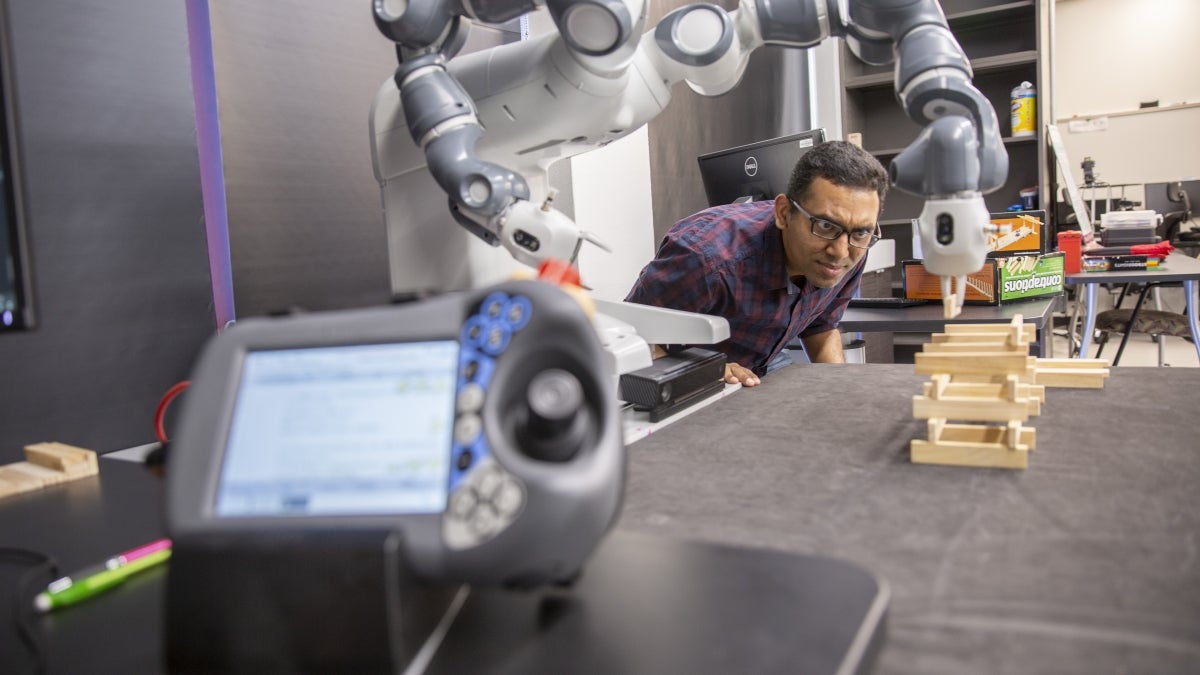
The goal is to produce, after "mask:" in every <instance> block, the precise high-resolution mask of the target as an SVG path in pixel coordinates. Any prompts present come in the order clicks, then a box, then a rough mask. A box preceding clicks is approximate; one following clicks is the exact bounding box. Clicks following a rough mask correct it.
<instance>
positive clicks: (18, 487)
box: [0, 462, 45, 494]
mask: <svg viewBox="0 0 1200 675" xmlns="http://www.w3.org/2000/svg"><path fill="white" fill-rule="evenodd" d="M20 464H25V462H17V463H15V464H6V465H4V466H0V479H3V480H4V481H5V482H6V483H11V484H12V485H13V486H14V488H15V492H28V491H30V490H37V489H38V488H40V487H42V486H43V485H45V481H44V480H43V479H42V478H40V477H38V476H36V475H31V474H30V473H28V472H26V471H22V470H21V469H20V468H19V466H18V465H20ZM15 492H14V493H12V494H15Z"/></svg>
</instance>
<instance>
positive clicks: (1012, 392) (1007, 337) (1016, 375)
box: [909, 314, 1108, 469]
mask: <svg viewBox="0 0 1200 675" xmlns="http://www.w3.org/2000/svg"><path fill="white" fill-rule="evenodd" d="M1033 338H1034V327H1033V326H1032V325H1025V324H1024V323H1023V322H1022V317H1021V315H1019V314H1018V315H1017V316H1015V317H1013V320H1012V322H1011V323H1009V324H951V325H947V326H946V332H944V333H938V334H935V335H934V336H933V339H932V341H931V342H930V343H928V344H926V345H925V347H924V349H923V351H922V352H921V353H919V354H917V355H916V359H915V361H916V370H917V373H918V374H920V375H929V376H930V381H929V382H927V383H925V385H924V391H923V392H922V394H921V395H919V396H914V397H913V417H915V418H918V419H925V420H928V431H929V433H928V437H927V438H928V440H921V439H913V441H912V442H911V444H910V445H909V449H910V451H911V453H912V461H913V462H916V463H920V464H948V465H952V466H984V467H998V468H1006V469H1024V468H1026V467H1028V466H1029V452H1030V451H1031V450H1033V449H1034V447H1035V446H1036V441H1037V434H1036V430H1035V429H1034V428H1032V427H1030V426H1028V425H1027V424H1026V422H1028V421H1029V418H1030V417H1033V416H1036V415H1038V414H1040V413H1041V406H1042V403H1044V402H1045V401H1046V387H1078V388H1092V389H1099V388H1102V387H1103V386H1104V380H1105V378H1107V377H1108V362H1107V361H1104V360H1103V359H1040V358H1037V357H1034V356H1030V355H1029V345H1030V343H1031V342H1033ZM949 420H958V421H961V422H970V423H967V424H961V423H955V424H951V423H949Z"/></svg>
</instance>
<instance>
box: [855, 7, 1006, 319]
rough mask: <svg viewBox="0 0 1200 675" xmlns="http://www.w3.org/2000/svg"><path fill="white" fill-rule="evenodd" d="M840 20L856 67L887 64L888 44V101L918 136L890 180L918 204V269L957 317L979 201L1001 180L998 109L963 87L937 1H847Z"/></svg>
mask: <svg viewBox="0 0 1200 675" xmlns="http://www.w3.org/2000/svg"><path fill="white" fill-rule="evenodd" d="M848 19H849V22H848V24H847V25H846V26H845V27H844V28H843V31H844V32H843V36H844V37H845V38H846V40H847V43H848V44H849V45H850V48H851V50H852V51H854V53H855V55H856V56H858V57H859V58H860V59H862V60H863V61H866V62H868V63H886V62H887V61H888V60H890V59H887V58H885V56H886V55H885V53H884V49H883V47H884V45H885V44H887V43H889V42H890V43H892V44H894V45H895V47H894V53H895V56H896V83H895V86H896V96H897V98H898V99H899V101H900V104H901V105H902V106H904V111H905V113H906V114H907V115H908V117H909V119H911V120H912V121H914V122H916V123H917V124H920V125H922V126H923V127H924V129H923V130H922V131H921V133H920V134H919V135H918V136H917V139H916V140H915V141H913V142H912V144H911V145H909V146H908V147H907V148H906V149H905V150H904V151H903V152H901V153H900V154H899V155H898V156H897V157H896V158H895V159H894V160H893V161H892V164H891V166H890V167H889V172H890V176H891V181H892V184H893V185H895V186H896V187H897V188H899V189H901V190H904V191H905V192H910V193H912V194H915V195H918V196H922V197H924V198H925V200H926V201H925V207H924V209H923V210H922V212H921V214H920V216H919V217H918V218H917V229H918V232H919V234H920V237H921V248H922V251H923V253H924V256H925V261H924V264H925V268H926V269H928V270H929V271H930V272H932V273H934V274H938V275H940V276H941V282H942V284H941V285H942V298H943V305H944V307H945V315H946V317H947V318H949V317H953V316H956V315H957V314H958V313H959V312H960V311H962V304H963V298H964V295H965V292H966V283H965V282H966V275H968V274H970V273H972V272H975V271H977V270H979V269H980V268H981V267H982V266H983V262H984V258H986V257H987V252H988V247H987V233H988V231H989V229H990V228H991V225H990V220H989V217H988V212H987V207H986V206H985V205H984V202H983V194H984V193H988V192H992V191H993V190H996V189H997V188H999V187H1000V186H1001V185H1003V184H1004V180H1005V178H1006V176H1007V175H1008V154H1007V152H1006V151H1005V150H1004V144H1003V142H1002V141H1001V140H1000V131H999V124H998V123H997V121H996V112H995V110H993V109H992V106H991V104H990V103H989V102H988V100H987V99H986V98H985V97H984V96H983V94H981V93H980V92H979V90H978V89H976V88H975V87H974V85H972V84H971V75H972V73H971V65H970V63H969V62H968V61H967V58H966V56H965V55H964V54H963V52H962V48H961V47H959V45H958V42H957V41H956V40H955V39H954V36H953V35H952V34H951V33H950V29H949V28H948V27H947V25H946V19H945V17H944V16H943V14H942V11H941V8H940V7H939V6H938V5H937V3H935V2H932V1H929V2H913V1H912V0H862V1H860V2H857V3H851V5H850V16H849V17H848ZM952 278H953V279H955V280H956V286H957V288H956V289H955V291H956V292H955V293H954V294H953V295H952V293H951V285H950V284H951V279H952Z"/></svg>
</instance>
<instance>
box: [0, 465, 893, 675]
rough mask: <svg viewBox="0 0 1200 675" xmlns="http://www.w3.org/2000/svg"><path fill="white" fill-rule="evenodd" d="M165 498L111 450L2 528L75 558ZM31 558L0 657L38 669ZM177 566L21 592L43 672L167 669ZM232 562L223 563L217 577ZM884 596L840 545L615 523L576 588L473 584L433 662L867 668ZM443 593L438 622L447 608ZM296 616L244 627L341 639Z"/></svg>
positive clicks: (624, 668) (5, 508)
mask: <svg viewBox="0 0 1200 675" xmlns="http://www.w3.org/2000/svg"><path fill="white" fill-rule="evenodd" d="M162 498H163V485H162V481H161V480H160V479H159V478H157V477H155V476H152V475H150V474H148V472H147V471H146V469H145V468H144V467H142V466H141V465H138V464H131V463H127V462H120V461H115V460H102V461H101V472H100V475H99V476H97V477H92V478H88V479H84V480H81V481H76V482H73V483H70V484H67V485H60V486H55V487H54V488H51V489H49V490H44V491H40V492H36V493H30V494H27V495H21V496H18V497H14V498H13V499H12V500H11V501H8V502H7V503H0V531H2V532H3V533H4V545H5V546H8V547H20V548H24V549H30V550H35V551H40V552H44V553H46V554H49V555H52V556H54V558H56V559H57V561H58V562H59V563H60V564H61V566H62V571H63V572H69V571H72V570H74V569H78V568H81V567H85V566H87V565H91V564H94V563H96V562H98V561H99V560H102V559H103V558H104V557H107V556H108V555H111V554H114V553H116V552H117V551H120V550H128V549H130V548H133V547H135V546H137V545H139V544H142V543H145V542H148V541H150V540H152V539H155V538H157V537H160V536H163V533H164V531H165V528H164V523H163V521H162V515H161V514H162V509H161V502H162ZM228 560H229V561H228V562H224V563H222V564H223V565H231V564H235V563H233V562H232V558H229V559H228ZM296 564H302V563H296ZM23 572H24V570H23V569H22V568H21V567H20V566H17V565H13V564H11V561H7V562H6V563H5V564H4V565H3V566H2V569H0V610H3V611H0V617H2V618H0V673H5V674H8V673H24V672H35V670H34V658H33V652H32V650H31V649H30V648H29V647H27V646H25V645H22V644H21V643H20V641H19V640H18V633H17V630H16V625H15V623H14V622H13V616H14V609H15V606H14V604H15V598H16V596H17V595H18V593H17V591H16V587H17V580H18V579H19V577H20V576H21V575H22V573H23ZM168 573H169V569H168V565H163V566H160V567H157V568H154V569H152V570H149V571H147V572H144V573H142V574H139V575H137V576H135V577H133V578H131V579H130V580H129V581H127V582H125V583H124V584H122V585H120V586H118V587H116V588H114V589H112V590H110V591H108V592H106V593H104V594H102V595H101V596H99V597H96V598H93V599H91V600H89V601H87V602H84V603H81V604H79V605H76V606H73V607H69V608H66V609H62V610H59V611H56V612H52V613H50V614H48V615H45V616H41V615H38V616H33V615H32V613H31V612H29V611H28V609H29V604H28V596H27V595H25V596H23V597H25V598H26V599H25V602H24V603H22V605H21V607H22V610H23V611H25V613H26V614H27V615H28V616H29V620H30V623H31V625H32V627H33V628H34V635H36V636H37V639H38V641H39V643H40V645H41V646H40V647H39V648H38V650H37V651H38V652H39V653H41V654H42V655H43V658H44V662H45V666H46V672H48V673H160V672H165V670H166V667H165V663H166V656H165V653H166V645H165V643H164V639H165V638H164V636H165V630H164V622H165V620H166V619H165V615H166V612H165V602H166V596H165V592H166V590H165V589H166V583H165V581H166V575H167V574H168ZM231 573H232V570H229V569H219V568H218V569H213V570H212V571H211V574H212V575H216V578H217V579H218V581H217V582H216V583H215V584H213V585H214V586H215V587H218V588H219V587H220V586H221V585H222V584H221V583H220V581H219V580H220V579H224V580H225V581H226V582H228V579H229V578H230V575H231ZM206 574H208V573H206ZM48 579H49V577H45V578H43V579H41V580H40V584H39V586H40V585H44V584H45V583H46V581H48ZM34 588H36V587H34ZM888 598H889V591H888V588H887V585H886V583H885V582H882V581H881V580H880V579H878V578H877V577H876V576H875V575H873V574H871V573H870V572H869V571H867V570H865V569H863V568H862V567H860V566H857V565H854V564H850V563H847V562H846V561H842V560H836V559H832V558H830V557H828V556H820V555H804V554H796V553H789V552H784V551H772V550H766V549H763V548H761V547H754V548H744V547H734V546H727V545H721V544H715V543H705V542H689V541H681V540H679V539H677V538H670V537H660V536H656V535H645V534H638V533H632V532H623V531H622V532H614V533H611V534H610V535H609V536H608V537H606V538H605V540H604V541H603V542H601V545H600V547H599V548H598V550H597V551H596V553H595V555H594V556H593V557H592V559H591V560H590V561H589V562H588V565H587V567H586V568H585V570H584V573H583V575H582V577H581V578H580V579H579V580H578V581H577V582H576V583H575V584H574V585H573V586H571V587H569V588H555V587H548V588H541V589H535V590H530V591H513V590H505V589H486V588H477V589H471V591H470V593H469V594H468V595H467V596H466V602H465V603H464V604H463V606H462V609H461V611H460V612H459V613H458V614H457V616H456V617H455V620H454V622H453V624H452V625H451V627H450V630H449V632H448V634H447V635H446V636H445V638H444V640H443V642H442V644H441V646H440V648H439V649H438V650H437V651H436V653H435V654H434V656H433V658H432V660H431V661H429V662H428V664H427V665H428V667H427V669H426V670H425V671H424V672H428V673H430V674H431V675H438V674H442V673H445V674H457V673H476V672H487V673H513V674H514V675H516V674H521V673H535V672H572V673H580V674H590V673H595V674H596V675H602V674H607V673H660V672H661V673H676V672H680V673H682V672H687V673H730V672H738V671H741V670H743V669H746V668H748V669H750V670H751V671H753V672H759V673H792V672H806V673H830V674H833V673H843V672H844V673H861V672H867V670H868V669H869V668H870V666H871V665H872V663H873V662H874V659H875V658H876V657H877V654H878V651H879V647H880V644H881V643H882V640H883V635H884V626H885V617H886V608H887V604H888ZM239 600H240V598H239V597H228V598H218V599H217V606H220V605H222V604H228V607H229V611H238V610H237V603H238V601H239ZM243 601H244V600H243ZM268 604H270V603H268ZM243 609H247V608H243ZM256 609H259V608H256ZM433 609H434V610H435V611H437V614H435V615H433V616H432V620H431V621H428V622H427V623H428V624H429V625H431V626H432V625H434V624H436V623H437V617H438V616H440V614H441V611H440V610H439V609H437V608H433ZM323 611H325V610H324V609H321V610H318V613H320V612H323ZM244 615H245V614H244V613H243V616H244ZM231 618H232V617H231ZM412 618H413V619H414V620H415V619H417V618H418V617H412ZM287 620H288V619H287V618H286V617H282V616H281V617H278V618H277V621H275V622H272V623H271V625H270V626H260V628H263V629H265V630H262V631H251V634H250V635H239V636H238V640H239V644H244V642H243V639H245V641H246V642H248V643H256V642H258V643H265V641H264V638H263V636H264V635H265V634H266V633H270V634H271V635H274V636H275V637H277V638H279V643H282V644H292V643H291V642H289V641H290V640H293V639H296V636H298V635H301V634H304V635H306V636H308V638H307V639H310V640H314V639H315V640H316V641H317V643H321V641H322V640H336V638H335V637H332V636H334V635H337V633H335V632H333V631H329V630H327V629H326V628H322V627H321V626H309V627H300V626H295V625H294V624H293V625H291V626H288V625H287V624H286V621H287ZM326 620H328V621H337V620H338V617H337V616H327V617H322V618H321V621H326ZM342 620H343V622H345V621H347V620H348V617H342ZM281 622H283V625H281ZM421 622H422V623H426V621H425V620H424V619H421ZM292 628H295V631H296V632H295V633H293V632H292V630H291V629H292ZM184 629H185V630H192V631H201V632H206V633H209V637H208V638H206V639H207V640H208V641H209V642H208V644H207V645H206V646H205V647H204V649H209V650H211V649H216V648H217V646H216V645H213V644H212V643H211V639H212V631H210V630H209V629H208V628H206V627H202V626H200V625H199V624H196V623H195V622H194V621H193V622H192V623H191V624H190V625H187V624H185V625H184ZM202 642H203V641H202ZM272 644H275V643H272ZM418 647H420V645H419V644H413V645H411V646H410V648H409V649H408V650H407V651H408V653H410V654H411V653H415V652H416V651H417V648H418ZM261 649H262V647H261V644H256V646H255V648H254V649H253V650H251V652H252V653H254V654H255V655H261ZM280 649H282V648H280ZM316 652H317V653H322V652H323V649H320V648H319V649H317V650H316ZM281 653H282V652H281ZM293 657H294V655H293V654H290V653H289V654H287V655H286V657H272V658H280V661H278V662H277V665H279V666H280V667H279V668H275V667H267V668H264V669H263V670H264V671H267V672H273V671H280V670H283V671H289V672H290V671H295V670H297V669H298V668H297V667H296V663H295V662H292V661H290V659H292V658H293ZM236 667H238V668H239V669H241V670H242V671H244V672H258V671H257V669H256V668H247V667H246V666H244V665H243V664H237V666H236ZM314 669H315V670H317V671H318V672H319V671H320V670H322V669H323V668H314ZM299 670H311V669H310V668H308V667H301V668H299Z"/></svg>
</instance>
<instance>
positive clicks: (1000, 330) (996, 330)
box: [942, 323, 1037, 341]
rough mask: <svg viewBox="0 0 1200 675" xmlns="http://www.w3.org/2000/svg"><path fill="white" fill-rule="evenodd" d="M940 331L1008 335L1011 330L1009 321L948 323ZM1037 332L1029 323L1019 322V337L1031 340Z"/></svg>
mask: <svg viewBox="0 0 1200 675" xmlns="http://www.w3.org/2000/svg"><path fill="white" fill-rule="evenodd" d="M942 332H943V333H945V334H946V335H964V334H965V335H970V334H973V333H974V334H982V335H987V334H992V335H1009V334H1011V332H1012V324H1011V323H950V324H946V326H945V327H944V328H942ZM1036 333H1037V328H1036V327H1035V326H1034V325H1033V324H1031V323H1023V324H1021V337H1022V338H1023V339H1025V340H1030V341H1032V340H1033V338H1034V337H1035V335H1036Z"/></svg>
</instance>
